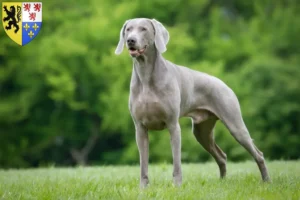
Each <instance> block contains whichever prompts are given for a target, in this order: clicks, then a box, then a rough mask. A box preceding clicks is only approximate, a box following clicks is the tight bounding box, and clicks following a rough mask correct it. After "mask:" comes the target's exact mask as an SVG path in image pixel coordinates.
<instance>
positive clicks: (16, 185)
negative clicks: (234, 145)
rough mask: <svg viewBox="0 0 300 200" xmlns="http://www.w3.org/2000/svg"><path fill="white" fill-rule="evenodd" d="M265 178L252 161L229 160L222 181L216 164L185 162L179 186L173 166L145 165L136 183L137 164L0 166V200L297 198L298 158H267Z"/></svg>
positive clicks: (299, 193) (299, 196)
mask: <svg viewBox="0 0 300 200" xmlns="http://www.w3.org/2000/svg"><path fill="white" fill-rule="evenodd" d="M267 164H268V168H269V172H270V176H271V179H272V182H271V183H263V182H262V181H261V178H260V174H259V171H258V168H257V166H256V164H255V163H254V162H250V161H248V162H244V163H229V164H228V170H227V171H228V173H227V178H226V179H225V180H220V179H219V178H218V168H217V165H216V164H215V163H205V164H201V163H199V164H183V166H182V170H183V185H182V186H181V187H180V188H177V187H174V186H173V184H172V166H171V165H169V164H160V165H151V166H149V178H150V185H149V187H148V188H146V189H144V190H142V189H140V188H139V185H138V184H139V166H99V167H77V168H40V169H28V170H0V199H5V200H6V199H13V200H17V199H30V200H31V199H55V200H56V199H132V200H133V199H172V200H173V199H230V200H232V199H272V200H276V199H284V200H286V199H300V161H288V162H285V161H273V162H268V163H267Z"/></svg>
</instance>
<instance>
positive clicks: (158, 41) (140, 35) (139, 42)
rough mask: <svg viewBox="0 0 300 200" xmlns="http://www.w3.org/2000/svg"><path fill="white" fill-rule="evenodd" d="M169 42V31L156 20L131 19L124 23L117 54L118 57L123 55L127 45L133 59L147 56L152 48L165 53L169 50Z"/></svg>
mask: <svg viewBox="0 0 300 200" xmlns="http://www.w3.org/2000/svg"><path fill="white" fill-rule="evenodd" d="M168 41H169V33H168V31H167V29H166V28H165V27H164V26H163V25H162V24H161V23H160V22H158V21H156V20H155V19H152V20H151V19H145V18H137V19H131V20H127V21H126V22H125V23H124V25H123V27H122V29H121V31H120V40H119V43H118V46H117V48H116V51H115V53H116V54H118V55H119V54H120V53H122V51H123V49H124V44H125V43H126V47H127V49H128V50H129V54H130V55H131V56H132V57H138V56H141V55H143V54H145V53H146V52H147V49H148V48H149V47H152V46H155V48H156V49H157V50H158V51H159V52H160V53H163V52H165V51H166V50H167V48H166V45H167V43H168Z"/></svg>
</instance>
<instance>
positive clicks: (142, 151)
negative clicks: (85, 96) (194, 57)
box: [115, 18, 270, 188]
mask: <svg viewBox="0 0 300 200" xmlns="http://www.w3.org/2000/svg"><path fill="white" fill-rule="evenodd" d="M168 41H169V33H168V31H167V29H166V28H165V27H164V26H163V25H162V24H161V23H160V22H159V21H157V20H155V19H146V18H136V19H131V20H127V21H126V22H125V23H124V25H123V27H122V28H121V31H120V39H119V43H118V45H117V48H116V50H115V53H116V54H117V55H118V54H120V53H122V51H123V49H124V46H125V45H126V47H127V49H128V51H129V54H130V56H131V57H132V61H133V71H132V76H131V82H130V95H129V110H130V113H131V116H132V119H133V122H134V125H135V136H136V142H137V146H138V150H139V156H140V168H141V171H140V172H141V174H140V187H142V188H144V187H146V186H147V185H148V183H149V179H148V160H149V139H148V130H163V129H168V130H169V132H170V136H171V146H172V156H173V183H174V185H176V186H180V185H181V184H182V171H181V129H180V125H179V118H181V117H190V118H192V121H193V133H194V135H195V137H196V139H197V141H198V142H199V143H200V144H201V145H202V146H203V147H204V149H205V150H206V151H208V152H209V153H210V154H211V155H212V156H213V157H214V159H215V160H216V162H217V164H218V166H219V170H220V177H221V178H224V177H225V176H226V160H227V157H226V154H225V153H224V152H223V151H222V150H221V148H220V147H219V146H218V145H217V144H216V143H215V140H214V135H213V130H214V127H215V124H216V122H217V120H220V121H222V122H223V123H224V125H225V126H226V127H227V128H228V130H229V131H230V133H231V135H232V136H233V137H234V138H235V139H236V140H237V141H238V142H239V143H240V144H241V145H242V146H243V147H244V148H245V149H246V150H247V151H248V152H249V153H250V154H251V155H252V156H253V158H254V160H255V161H256V163H257V165H258V167H259V170H260V172H261V176H262V179H263V181H269V180H270V178H269V175H268V170H267V167H266V165H265V160H264V157H263V153H262V152H261V151H260V150H259V149H258V148H257V147H256V146H255V145H254V143H253V140H252V139H251V137H250V134H249V132H248V130H247V127H246V125H245V123H244V121H243V118H242V114H241V110H240V105H239V102H238V99H237V97H236V95H235V93H234V92H233V91H232V90H231V89H230V88H229V87H228V86H227V85H226V84H225V83H224V82H222V81H221V80H220V79H218V78H216V77H213V76H210V75H208V74H205V73H202V72H198V71H194V70H191V69H189V68H186V67H183V66H178V65H176V64H173V63H172V62H170V61H168V60H166V59H164V58H163V56H162V54H163V53H164V52H165V51H166V50H167V48H166V46H167V43H168Z"/></svg>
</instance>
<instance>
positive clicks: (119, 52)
mask: <svg viewBox="0 0 300 200" xmlns="http://www.w3.org/2000/svg"><path fill="white" fill-rule="evenodd" d="M129 21H130V20H127V21H126V22H125V23H124V24H123V27H122V28H121V31H120V39H119V43H118V46H117V48H116V50H115V54H117V55H119V54H121V53H122V51H123V49H124V44H125V41H124V30H125V28H126V24H127V23H128V22H129Z"/></svg>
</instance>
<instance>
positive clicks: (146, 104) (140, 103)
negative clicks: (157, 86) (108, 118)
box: [130, 91, 166, 130]
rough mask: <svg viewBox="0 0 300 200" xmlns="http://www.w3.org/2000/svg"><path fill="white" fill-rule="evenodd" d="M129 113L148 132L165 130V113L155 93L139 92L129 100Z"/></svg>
mask: <svg viewBox="0 0 300 200" xmlns="http://www.w3.org/2000/svg"><path fill="white" fill-rule="evenodd" d="M130 104H131V113H132V115H133V116H134V118H135V119H136V120H138V121H140V122H141V123H142V124H143V125H144V126H146V127H147V128H148V129H150V130H161V129H163V128H165V120H166V112H165V110H164V105H163V102H162V101H161V99H159V98H158V97H157V96H156V94H155V91H145V92H141V93H139V94H137V95H135V97H134V98H133V99H132V100H131V102H130Z"/></svg>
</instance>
